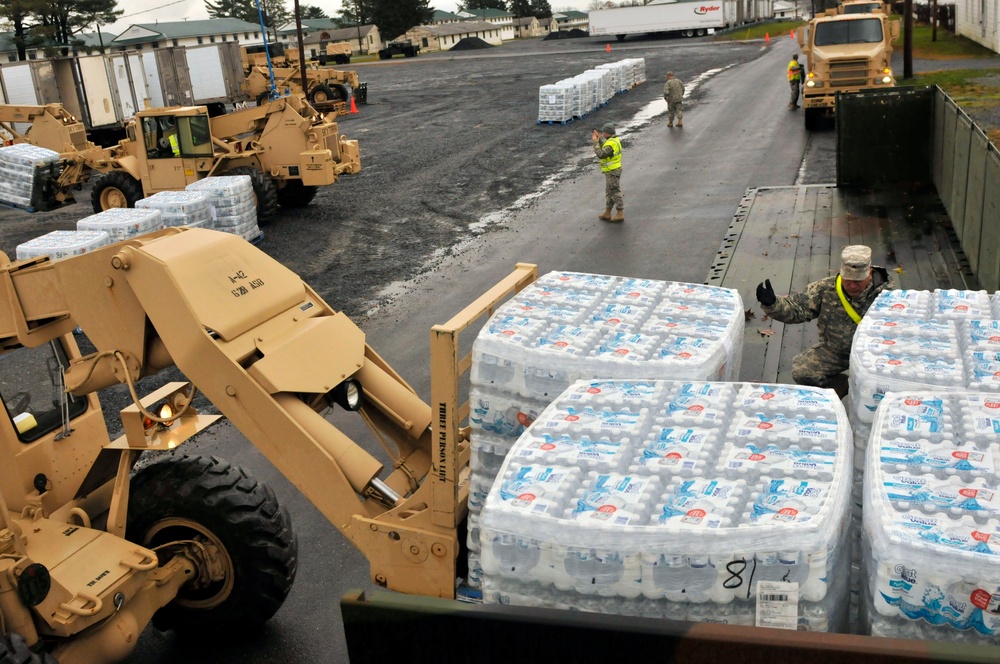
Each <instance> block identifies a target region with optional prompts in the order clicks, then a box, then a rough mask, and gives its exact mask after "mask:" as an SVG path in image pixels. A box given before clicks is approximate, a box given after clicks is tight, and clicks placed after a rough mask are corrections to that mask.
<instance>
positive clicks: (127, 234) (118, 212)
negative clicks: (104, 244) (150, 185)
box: [76, 207, 163, 242]
mask: <svg viewBox="0 0 1000 664" xmlns="http://www.w3.org/2000/svg"><path fill="white" fill-rule="evenodd" d="M161 228H163V216H162V214H161V213H160V211H159V210H156V209H152V208H138V207H137V208H111V209H109V210H105V211H104V212H98V213H97V214H92V215H90V216H89V217H84V218H83V219H80V220H79V221H77V222H76V230H78V231H104V232H105V233H107V234H108V236H109V237H110V238H111V241H112V242H121V241H122V240H128V239H130V238H133V237H139V236H140V235H145V234H146V233H150V232H152V231H158V230H160V229H161Z"/></svg>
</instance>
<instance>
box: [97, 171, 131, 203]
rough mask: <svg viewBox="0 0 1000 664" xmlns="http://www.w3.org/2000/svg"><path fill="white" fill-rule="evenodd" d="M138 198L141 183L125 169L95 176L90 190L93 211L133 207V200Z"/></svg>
mask: <svg viewBox="0 0 1000 664" xmlns="http://www.w3.org/2000/svg"><path fill="white" fill-rule="evenodd" d="M140 198H142V183H140V182H139V181H138V180H136V179H135V178H133V177H132V176H131V175H129V174H128V173H126V172H125V171H111V172H109V173H105V174H104V175H102V176H100V177H99V178H97V181H96V182H94V188H93V190H91V192H90V202H91V204H92V205H93V208H94V212H104V211H105V210H110V209H111V208H116V207H119V208H120V207H135V202H136V201H137V200H139V199H140ZM121 203H125V205H121Z"/></svg>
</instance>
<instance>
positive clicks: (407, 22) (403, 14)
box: [362, 0, 434, 41]
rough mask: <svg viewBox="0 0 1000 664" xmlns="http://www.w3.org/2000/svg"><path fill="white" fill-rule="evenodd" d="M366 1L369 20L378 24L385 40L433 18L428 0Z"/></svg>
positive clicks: (424, 23)
mask: <svg viewBox="0 0 1000 664" xmlns="http://www.w3.org/2000/svg"><path fill="white" fill-rule="evenodd" d="M368 3H369V4H370V7H371V17H370V21H371V22H372V23H374V24H375V25H377V26H378V30H379V32H380V33H381V34H382V39H383V40H385V41H392V40H393V39H395V38H397V37H399V36H400V35H402V34H403V33H404V32H406V31H407V30H409V29H410V28H412V27H415V26H418V25H426V24H427V23H430V21H431V19H433V18H434V10H433V9H431V7H430V0H368ZM362 4H365V1H364V0H362Z"/></svg>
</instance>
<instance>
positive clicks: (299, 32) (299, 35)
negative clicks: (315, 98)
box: [295, 0, 309, 99]
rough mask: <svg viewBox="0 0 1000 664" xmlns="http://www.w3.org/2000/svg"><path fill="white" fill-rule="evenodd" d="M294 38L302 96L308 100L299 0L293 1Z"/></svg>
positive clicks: (307, 74) (307, 78)
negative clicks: (297, 53)
mask: <svg viewBox="0 0 1000 664" xmlns="http://www.w3.org/2000/svg"><path fill="white" fill-rule="evenodd" d="M295 37H296V41H297V42H298V44H299V73H300V74H302V94H304V95H305V96H306V99H308V98H309V94H308V93H309V73H308V72H307V71H306V49H305V47H304V46H303V45H302V13H301V12H300V11H299V0H295Z"/></svg>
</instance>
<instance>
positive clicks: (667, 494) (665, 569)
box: [474, 380, 852, 629]
mask: <svg viewBox="0 0 1000 664" xmlns="http://www.w3.org/2000/svg"><path fill="white" fill-rule="evenodd" d="M851 448H852V441H851V434H850V427H849V425H848V421H847V415H846V413H845V411H844V408H843V406H842V405H841V404H840V402H839V401H838V400H837V398H836V396H835V394H834V393H833V392H831V391H828V390H820V389H817V388H812V387H799V386H795V387H793V386H783V385H763V384H755V383H719V382H684V381H625V380H597V381H593V380H589V381H588V380H584V381H579V382H577V383H575V384H574V385H572V386H571V387H570V388H569V389H567V390H566V391H565V392H563V393H562V394H561V395H560V396H559V397H557V398H556V400H555V401H554V402H552V403H551V404H550V405H549V406H548V407H547V408H545V410H544V411H543V412H542V413H541V414H540V415H539V416H538V418H537V419H536V420H535V421H534V423H533V424H532V425H531V426H530V427H529V428H528V429H527V430H526V431H525V432H524V433H523V434H522V435H521V437H520V438H519V439H518V441H517V443H516V444H515V445H514V446H513V448H512V449H511V451H510V453H509V454H508V455H507V457H506V460H505V461H504V462H503V464H502V466H501V468H500V471H499V475H498V477H497V480H496V481H495V482H494V484H493V486H492V488H491V490H490V492H489V494H488V496H487V498H486V501H485V505H484V507H483V509H482V514H481V516H480V519H479V521H478V524H474V525H475V526H478V528H479V530H480V532H479V533H478V535H479V539H480V543H481V563H482V569H483V573H484V598H485V599H486V601H503V602H509V603H521V602H525V603H537V602H541V603H542V604H543V605H547V606H554V605H560V604H569V605H570V606H571V607H574V608H578V609H582V610H599V611H602V612H612V611H618V610H622V611H623V612H627V611H629V610H632V609H626V608H624V607H627V606H628V605H630V604H635V603H636V602H638V603H639V604H641V605H643V606H644V607H645V608H643V609H642V611H646V612H647V613H648V614H649V615H664V616H667V617H670V616H678V615H680V614H683V615H684V616H685V619H697V620H713V619H718V618H719V617H726V616H728V617H729V618H731V619H732V620H733V621H734V622H739V621H740V620H746V619H748V618H749V617H750V616H752V615H753V610H754V607H755V606H756V603H757V602H758V601H761V598H762V597H763V598H764V599H765V600H766V601H768V602H770V601H774V600H775V599H776V597H777V595H783V596H784V598H785V599H784V600H783V601H785V602H786V604H787V603H789V602H790V604H791V606H790V607H788V606H786V607H785V608H786V609H787V608H791V611H792V618H790V620H791V624H785V625H783V626H786V627H791V628H793V629H794V628H808V626H809V625H813V627H814V628H816V629H819V628H820V626H821V625H822V628H823V629H840V628H842V627H843V622H844V617H845V616H846V609H847V578H848V574H847V567H846V566H847V565H848V563H849V561H848V557H847V555H845V552H844V551H843V550H844V548H845V547H844V545H845V543H846V527H847V521H848V495H849V487H850V481H851V465H852V451H851ZM769 584H777V585H776V586H775V587H774V588H773V589H772V586H771V585H769ZM760 593H763V595H761V594H760ZM772 593H773V594H774V595H775V596H774V597H772ZM526 597H530V598H533V599H531V600H530V602H529V601H528V600H525V599H524V598H526ZM644 602H645V604H643V603H644ZM680 605H683V606H680ZM693 605H704V606H693ZM806 605H808V609H809V611H808V615H807V614H806V613H805V612H804V608H805V606H806ZM738 616H743V618H738ZM810 617H811V618H810ZM803 621H804V622H803ZM803 625H805V626H803Z"/></svg>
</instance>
